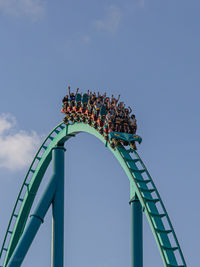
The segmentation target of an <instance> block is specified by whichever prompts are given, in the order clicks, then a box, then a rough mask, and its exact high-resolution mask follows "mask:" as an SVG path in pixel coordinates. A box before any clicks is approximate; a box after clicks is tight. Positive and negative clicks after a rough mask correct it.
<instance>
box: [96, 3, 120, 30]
mask: <svg viewBox="0 0 200 267" xmlns="http://www.w3.org/2000/svg"><path fill="white" fill-rule="evenodd" d="M120 21H121V11H120V9H119V8H118V7H116V6H113V5H112V6H109V7H108V8H107V9H106V15H105V17H104V18H103V19H98V20H95V21H94V24H95V26H96V27H97V29H99V30H103V31H108V32H111V33H115V32H116V31H117V30H118V28H119V24H120Z"/></svg>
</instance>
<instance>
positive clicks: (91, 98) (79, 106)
mask: <svg viewBox="0 0 200 267" xmlns="http://www.w3.org/2000/svg"><path fill="white" fill-rule="evenodd" d="M68 92H69V93H68V94H67V95H66V96H65V97H64V98H63V100H62V102H63V105H62V110H61V112H63V113H65V114H66V116H65V118H64V122H65V123H66V124H68V123H69V121H71V122H75V121H77V122H81V121H82V122H85V123H88V124H89V125H91V126H93V127H94V128H95V129H98V130H99V132H100V133H101V134H103V135H104V136H105V138H106V139H107V140H108V135H109V133H110V132H120V133H128V134H133V135H134V134H136V130H137V122H136V119H135V115H134V114H131V113H132V109H131V108H130V107H128V108H127V107H126V106H125V104H124V102H120V101H119V99H120V95H119V96H118V98H115V97H114V96H113V95H112V97H111V98H110V97H108V96H107V95H106V93H104V94H103V95H101V94H100V93H98V94H96V93H95V92H91V91H89V90H88V91H87V93H84V94H82V93H79V88H78V89H77V90H76V93H73V92H71V90H70V86H69V87H68Z"/></svg>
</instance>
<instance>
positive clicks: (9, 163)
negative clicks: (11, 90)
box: [0, 114, 41, 171]
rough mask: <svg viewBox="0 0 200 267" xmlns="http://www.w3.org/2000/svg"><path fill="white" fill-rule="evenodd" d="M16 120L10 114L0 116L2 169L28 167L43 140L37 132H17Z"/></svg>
mask: <svg viewBox="0 0 200 267" xmlns="http://www.w3.org/2000/svg"><path fill="white" fill-rule="evenodd" d="M15 126H16V119H15V118H14V117H13V116H12V115H10V114H2V115H0V168H7V169H10V170H13V171H15V170H21V169H23V168H25V167H27V166H28V165H29V164H30V163H31V160H32V158H33V155H34V154H35V152H36V149H37V148H38V146H39V144H40V142H41V139H40V137H39V136H38V134H37V133H36V132H35V131H31V132H30V133H28V132H26V131H22V130H20V131H18V132H16V129H15V128H16V127H15Z"/></svg>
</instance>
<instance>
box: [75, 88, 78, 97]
mask: <svg viewBox="0 0 200 267" xmlns="http://www.w3.org/2000/svg"><path fill="white" fill-rule="evenodd" d="M78 91H79V88H77V89H76V94H75V96H76V95H77V94H78Z"/></svg>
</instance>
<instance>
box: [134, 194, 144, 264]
mask: <svg viewBox="0 0 200 267" xmlns="http://www.w3.org/2000/svg"><path fill="white" fill-rule="evenodd" d="M142 216H143V215H142V206H141V204H140V201H139V200H138V198H137V196H136V197H135V199H134V200H132V201H131V243H132V244H131V267H143V217H142Z"/></svg>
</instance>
